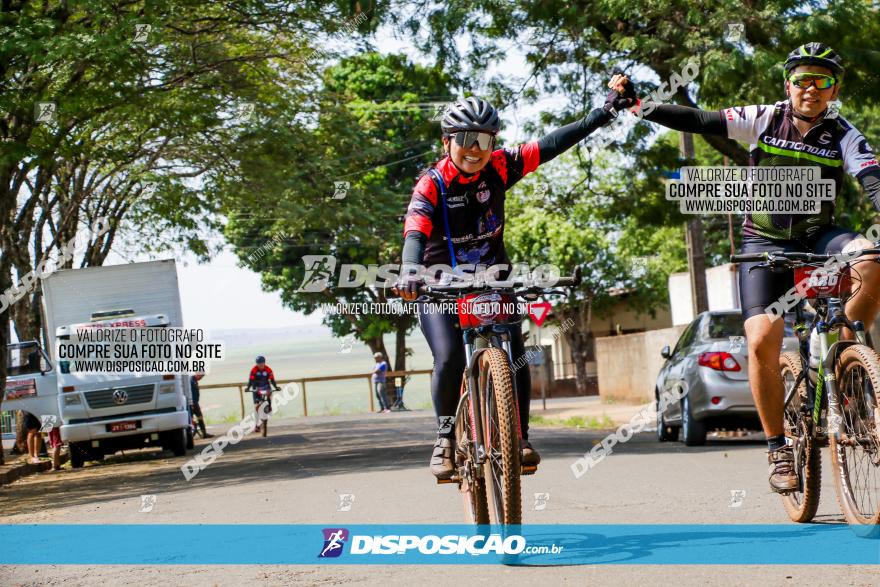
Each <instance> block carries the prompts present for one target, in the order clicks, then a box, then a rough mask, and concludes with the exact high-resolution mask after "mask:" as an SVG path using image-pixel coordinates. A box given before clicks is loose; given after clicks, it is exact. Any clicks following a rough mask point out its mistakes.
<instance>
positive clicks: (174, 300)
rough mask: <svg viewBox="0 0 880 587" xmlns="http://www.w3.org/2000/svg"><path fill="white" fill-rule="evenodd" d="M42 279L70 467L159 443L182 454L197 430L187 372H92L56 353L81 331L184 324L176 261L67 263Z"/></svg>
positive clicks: (58, 409) (49, 349)
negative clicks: (68, 265)
mask: <svg viewBox="0 0 880 587" xmlns="http://www.w3.org/2000/svg"><path fill="white" fill-rule="evenodd" d="M41 283H42V290H43V297H42V302H43V303H42V306H43V308H42V309H43V324H44V332H45V335H46V338H47V341H46V351H47V352H48V355H49V358H51V359H52V360H54V362H55V367H54V370H53V371H52V374H53V375H54V376H55V378H56V379H57V391H56V395H55V398H56V406H57V407H56V408H55V411H56V413H57V414H58V415H59V416H60V419H61V426H60V428H61V438H62V440H64V441H66V442H67V443H68V444H69V447H70V460H71V464H72V466H73V467H81V466H82V465H83V463H84V461H86V460H98V459H101V458H103V457H104V456H105V455H109V454H112V453H114V452H116V451H118V450H122V449H131V448H145V447H154V446H155V447H161V448H163V449H166V450H170V451H172V452H173V453H174V454H175V455H177V456H183V455H184V454H185V453H186V445H187V440H188V433H189V432H190V430H191V429H190V426H189V423H190V417H189V411H188V403H189V402H188V399H189V397H190V387H189V375H188V374H185V373H119V372H109V371H106V370H105V371H101V372H97V371H95V370H94V369H93V370H91V371H90V370H89V367H88V366H87V365H83V364H79V365H77V362H78V360H79V359H70V360H68V357H66V356H59V354H58V353H59V350H60V348H59V346H60V345H59V344H58V343H59V342H63V341H65V340H67V339H70V338H75V337H76V335H77V333H78V332H80V331H81V330H91V329H122V328H126V329H129V328H148V329H153V328H156V329H162V328H182V327H183V311H182V308H181V304H180V290H179V285H178V280H177V267H176V265H175V262H174V260H173V259H164V260H159V261H147V262H143V263H126V264H121V265H108V266H101V267H86V268H81V269H62V270H59V271H55V272H53V273H52V274H50V275H48V276H46V277H43V278H41Z"/></svg>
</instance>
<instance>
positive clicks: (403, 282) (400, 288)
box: [394, 274, 425, 299]
mask: <svg viewBox="0 0 880 587" xmlns="http://www.w3.org/2000/svg"><path fill="white" fill-rule="evenodd" d="M423 285H425V278H424V277H423V276H422V275H412V274H404V275H401V276H400V277H399V278H398V279H397V283H396V284H395V286H394V289H395V291H397V294H398V295H399V296H401V297H402V298H404V299H415V297H416V296H418V295H419V289H421V287H422V286H423Z"/></svg>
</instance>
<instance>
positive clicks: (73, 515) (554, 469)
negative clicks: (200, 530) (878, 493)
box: [0, 412, 878, 585]
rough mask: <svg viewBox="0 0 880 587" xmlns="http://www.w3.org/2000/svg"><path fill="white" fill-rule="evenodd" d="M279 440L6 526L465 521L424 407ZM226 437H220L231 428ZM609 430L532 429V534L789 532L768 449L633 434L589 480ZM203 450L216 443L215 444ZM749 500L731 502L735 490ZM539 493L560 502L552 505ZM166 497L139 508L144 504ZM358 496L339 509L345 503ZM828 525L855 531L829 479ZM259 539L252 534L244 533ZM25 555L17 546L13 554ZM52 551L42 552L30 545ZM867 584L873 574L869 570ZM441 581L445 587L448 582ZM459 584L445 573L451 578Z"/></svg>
mask: <svg viewBox="0 0 880 587" xmlns="http://www.w3.org/2000/svg"><path fill="white" fill-rule="evenodd" d="M272 424H273V426H272V428H271V430H270V436H269V438H265V439H264V438H262V437H256V436H250V437H247V438H245V439H244V440H243V441H242V442H241V443H239V444H238V445H235V446H232V447H228V448H227V449H226V451H225V453H224V454H223V456H222V457H220V458H219V459H217V461H215V462H214V463H213V464H212V465H211V466H210V467H208V468H207V469H206V470H204V471H203V472H201V473H200V474H199V475H198V476H196V477H195V478H194V479H193V480H191V481H189V482H187V481H185V480H184V478H183V475H182V474H181V472H180V469H179V467H180V465H181V464H182V459H174V458H161V457H160V456H159V454H158V453H156V452H153V453H150V452H144V451H142V452H136V453H131V454H130V455H129V456H116V457H112V458H110V459H108V460H107V461H105V463H104V464H102V465H99V466H90V467H86V468H85V469H83V470H80V471H69V470H68V471H65V472H62V473H45V474H42V475H39V476H35V477H30V478H27V479H23V480H20V481H18V482H16V483H14V484H13V485H11V486H8V487H5V488H0V502H2V506H0V522H2V523H18V524H22V523H91V524H101V523H107V524H120V523H166V524H168V523H170V524H175V523H177V524H179V523H207V524H220V523H225V524H241V523H258V522H265V523H271V524H298V523H322V524H328V525H334V524H340V525H343V524H355V523H376V522H386V523H414V524H416V523H437V522H443V523H457V522H463V521H464V518H463V514H462V506H461V499H460V497H459V495H458V493H457V491H456V490H455V489H454V486H450V485H441V486H438V485H436V484H435V483H434V482H433V478H432V477H431V475H430V473H429V472H428V470H427V466H426V465H427V460H428V456H429V453H430V445H431V442H432V433H431V430H432V427H433V425H434V424H433V419H432V418H430V417H429V416H428V415H427V414H426V413H424V412H416V413H404V414H391V415H365V416H357V417H354V416H351V417H346V416H340V417H317V418H308V419H291V420H287V421H282V422H273V423H272ZM218 428H219V427H214V432H215V433H219V432H221V431H222V429H218ZM605 434H606V433H605V432H601V431H587V430H577V429H570V428H535V429H534V430H533V433H532V438H533V440H534V442H535V443H536V445H537V446H538V447H539V448H540V450H541V452H542V455H543V457H544V463H543V464H542V466H541V469H540V472H539V474H537V475H535V476H532V477H526V478H524V481H523V496H524V504H523V510H524V519H523V521H524V522H525V523H547V524H557V523H566V524H577V523H584V524H596V523H780V524H784V523H788V520H787V517H786V516H785V514H784V511H783V509H782V507H781V505H780V504H779V500H778V498H777V497H776V496H774V495H772V494H771V493H770V492H769V491H768V489H767V482H766V477H765V471H766V465H765V462H766V461H765V457H764V449H763V446H762V443H761V442H760V441H757V440H743V439H729V440H728V439H725V440H715V441H710V443H709V444H708V445H707V446H705V447H699V448H687V447H684V446H683V445H681V444H678V443H675V444H664V445H660V444H658V443H657V442H655V441H654V439H653V435H652V434H651V433H643V434H641V435H637V436H636V437H634V438H633V439H632V440H631V441H630V442H629V443H627V444H625V445H622V446H618V447H616V448H615V451H614V454H613V455H612V456H611V457H609V458H606V459H605V460H604V461H603V462H602V463H600V464H599V465H598V466H597V467H596V468H594V469H592V470H591V471H589V472H588V473H587V474H586V475H584V476H583V477H581V478H580V479H576V478H575V477H574V475H573V474H572V472H571V469H570V465H571V463H572V462H573V461H574V460H575V459H576V458H578V457H579V456H581V455H583V453H584V452H585V451H589V450H590V448H591V447H592V446H593V445H594V443H595V442H597V441H598V440H600V439H601V438H602V437H603V436H604V435H605ZM202 442H204V441H202ZM732 490H741V491H744V492H745V493H744V497H743V498H742V502H741V505H739V506H738V507H730V504H731V491H732ZM536 493H539V494H541V493H546V494H549V500H547V501H546V503H545V504H544V505H543V506H542V505H541V503H540V502H538V503H537V507H536V500H535V499H534V496H535V494H536ZM147 494H152V495H155V496H156V502H155V505H154V506H153V510H152V511H151V512H149V513H142V512H140V511H139V510H140V509H141V496H142V495H147ZM342 494H351V495H353V496H354V498H353V502H352V506H351V509H350V510H349V511H339V506H340V500H341V498H340V495H342ZM817 520H818V521H820V522H826V523H839V522H841V521H842V517H841V516H840V514H839V512H838V510H837V505H836V501H835V499H834V495H833V486H832V483H831V479H830V477H828V476H827V475H826V476H825V479H824V483H823V500H822V506H821V507H820V511H819V516H818V518H817ZM243 542H244V543H245V544H246V543H247V538H243ZM23 546H24V545H9V544H4V545H3V548H21V547H23ZM33 547H37V548H38V547H39V545H33ZM869 573H870V574H869ZM438 575H439V576H440V577H438ZM443 575H448V576H447V577H442V576H443ZM490 578H491V579H493V580H497V579H501V580H503V581H504V582H505V584H506V585H508V584H509V585H519V584H523V585H525V584H534V583H535V581H537V580H543V581H548V584H554V585H555V584H584V583H585V582H589V583H590V584H599V585H603V584H609V585H619V584H638V585H644V584H659V583H665V582H669V583H674V584H677V585H678V584H688V585H690V584H693V585H707V584H708V585H733V584H736V585H743V584H753V583H754V584H757V583H760V584H761V585H796V584H815V583H818V582H823V583H828V584H835V585H869V584H877V579H878V572H877V571H876V570H874V569H866V568H864V567H853V566H846V567H844V566H838V567H798V568H785V567H775V566H774V567H769V566H768V567H760V566H756V567H735V568H724V567H719V566H700V567H693V566H690V567H677V566H605V567H601V566H572V567H552V568H531V569H527V568H510V567H498V568H494V567H493V568H486V567H471V566H468V567H457V568H452V567H449V566H419V567H395V566H369V567H335V568H332V569H328V568H314V567H289V566H288V567H280V566H279V567H276V566H266V567H260V566H215V567H208V568H194V567H80V566H52V567H33V566H17V567H6V568H0V585H10V584H20V585H46V584H48V585H94V584H104V585H168V584H176V585H190V584H191V585H234V584H245V583H246V584H250V585H315V584H349V583H351V584H364V585H372V584H384V585H412V584H427V582H429V581H439V580H442V581H455V582H456V583H463V584H466V585H467V584H479V583H482V582H485V581H487V580H489V579H490Z"/></svg>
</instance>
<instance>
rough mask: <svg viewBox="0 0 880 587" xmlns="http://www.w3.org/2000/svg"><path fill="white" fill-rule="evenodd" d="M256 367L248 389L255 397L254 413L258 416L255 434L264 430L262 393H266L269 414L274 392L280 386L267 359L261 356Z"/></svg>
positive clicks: (249, 380)
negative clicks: (261, 416) (261, 408)
mask: <svg viewBox="0 0 880 587" xmlns="http://www.w3.org/2000/svg"><path fill="white" fill-rule="evenodd" d="M255 362H256V365H254V366H253V368H252V369H251V374H250V377H249V378H248V389H251V390H253V396H254V412H255V413H256V415H257V424H256V428H255V429H254V432H259V431H260V430H262V425H261V424H260V422H262V420H261V419H260V404H261V403H262V402H263V400H262V397H261V395H260V393H259V392H260V391H266V392H267V394H266V401H267V402H268V404H269V405H268V406H267V413H268V412H271V411H272V390H274V391H278V384H277V383H275V374H274V373H272V369H270V368H269V365H267V364H266V357H264V356H263V355H260V356H258V357H257V358H256V360H255Z"/></svg>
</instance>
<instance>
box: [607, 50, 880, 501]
mask: <svg viewBox="0 0 880 587" xmlns="http://www.w3.org/2000/svg"><path fill="white" fill-rule="evenodd" d="M783 70H784V76H785V81H784V89H785V93H786V95H787V96H788V99H787V100H784V101H781V102H777V103H775V104H768V105H760V106H745V107H738V108H726V109H723V110H720V111H704V110H699V109H696V108H688V107H685V106H675V105H661V106H657V107H655V108H654V109H653V111H652V112H650V113H647V114H646V115H645V119H646V120H650V121H652V122H656V123H659V124H662V125H664V126H667V127H669V128H672V129H675V130H678V131H682V132H690V133H698V134H713V135H719V136H723V137H727V138H731V139H735V140H738V141H742V142H745V143H748V144H749V145H750V147H749V150H750V165H761V166H766V165H797V166H818V167H819V168H820V169H821V174H822V179H826V180H827V179H830V180H833V181H834V182H835V185H836V192H835V193H840V190H841V187H842V186H843V179H844V173H849V174H850V175H853V176H855V177H856V178H857V179H858V180H859V183H861V185H862V187H863V188H864V190H865V192H866V193H867V194H868V196H869V197H870V198H871V201H872V203H873V204H874V207H875V208H876V209H877V210H880V165H878V163H877V158H876V156H875V155H874V153H873V151H872V150H871V147H870V146H869V145H868V142H867V140H866V139H865V137H864V136H862V134H861V133H860V132H859V131H858V130H856V129H855V127H853V125H852V124H851V123H850V122H849V121H847V120H846V119H844V118H843V117H842V116H840V115H839V114H838V113H837V112H836V111H835V110H833V109H829V107H828V104H829V102H831V101H832V100H835V99H836V98H837V96H838V94H839V93H840V86H841V81H842V80H843V75H844V68H843V65H842V64H841V59H840V57H839V56H838V55H837V54H836V53H835V52H834V50H832V49H831V48H830V47H827V46H825V45H823V44H821V43H807V44H806V45H802V46H800V47H798V48H797V49H795V50H794V51H792V52H791V53H790V54H789V55H788V58H787V59H786V61H785V65H784V67H783ZM609 86H610V87H616V88H618V89H619V91H620V92H621V93H622V94H624V95H634V93H635V91H634V88H632V86H631V84H630V83H629V80H627V79H626V78H625V77H623V76H615V77H614V78H613V79H612V82H611V83H610V84H609ZM871 247H872V243H871V242H870V241H869V240H868V239H866V238H864V237H862V236H860V235H859V234H858V233H856V232H853V231H851V230H847V229H845V228H841V227H839V226H836V225H835V224H834V202H833V201H823V202H822V206H821V211H820V213H819V214H816V215H806V214H799V215H787V214H766V213H754V214H747V215H746V218H745V222H744V224H743V242H742V247H741V249H740V252H742V253H755V252H766V251H778V250H784V251H789V252H791V251H805V252H815V253H824V254H833V253H839V252H841V251H843V252H850V251H858V250H860V249H865V248H871ZM863 259H866V260H865V261H862V262H860V263H858V264H857V265H856V266H855V268H856V271H857V272H858V274H859V275H860V277H861V280H862V283H861V287H860V288H859V290H858V293H857V294H856V295H855V296H853V297H852V298H851V299H850V300H849V301H848V302H847V305H846V313H847V316H849V317H850V319H852V320H861V321H862V322H864V323H865V324H866V325H868V326H870V325H871V324H872V323H873V321H874V317H875V316H876V314H877V311H878V309H880V303H878V299H880V295H878V292H880V271H878V266H877V264H876V263H874V262H873V260H867V259H868V258H864V257H863ZM756 265H758V263H743V264H742V265H741V266H740V269H739V281H740V283H739V289H740V302H741V307H742V311H743V318H744V320H745V332H746V339H747V341H748V347H749V381H750V384H751V388H752V394H753V395H754V397H755V404H756V406H757V408H758V414H759V416H760V417H761V423H762V425H763V428H764V432H765V433H766V435H767V446H768V461H769V463H770V487H771V489H772V490H773V491H775V492H777V493H789V492H791V491H794V490H796V489H797V487H798V480H797V474H796V472H795V468H794V455H793V452H792V449H791V447H790V446H788V445H787V444H786V441H785V434H784V428H783V410H784V406H783V403H784V391H785V390H784V387H783V383H782V377H781V375H780V370H779V353H780V351H781V349H782V338H783V321H782V320H775V319H771V317H770V315H768V314H767V313H766V308H767V307H768V306H770V305H771V304H773V303H774V302H776V301H777V300H778V299H779V298H780V297H782V296H783V294H784V293H785V292H786V291H787V290H789V289H790V288H791V287H792V286H793V285H794V280H793V275H792V272H791V271H787V272H778V271H776V270H770V269H767V268H760V267H759V268H757V269H754V270H752V268H753V267H755V266H756Z"/></svg>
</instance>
